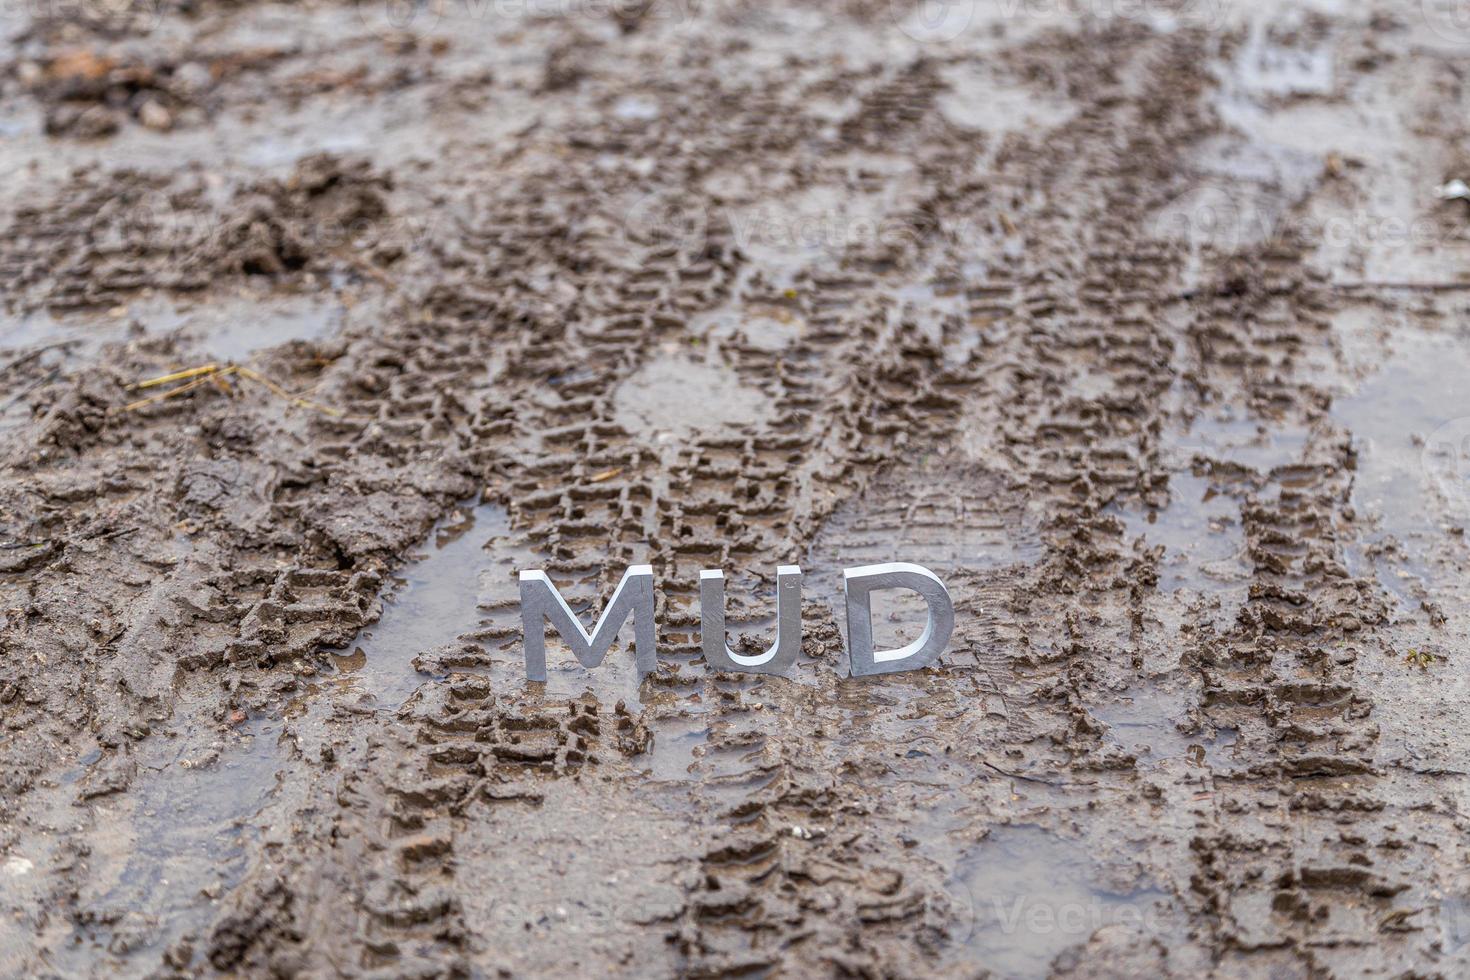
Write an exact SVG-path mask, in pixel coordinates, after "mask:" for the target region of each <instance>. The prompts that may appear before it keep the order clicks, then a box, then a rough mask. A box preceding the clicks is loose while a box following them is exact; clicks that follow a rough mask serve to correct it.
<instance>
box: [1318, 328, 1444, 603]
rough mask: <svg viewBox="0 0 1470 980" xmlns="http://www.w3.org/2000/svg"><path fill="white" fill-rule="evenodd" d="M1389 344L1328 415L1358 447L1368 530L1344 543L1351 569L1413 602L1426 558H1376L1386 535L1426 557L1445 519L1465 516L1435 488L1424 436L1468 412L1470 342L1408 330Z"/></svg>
mask: <svg viewBox="0 0 1470 980" xmlns="http://www.w3.org/2000/svg"><path fill="white" fill-rule="evenodd" d="M1390 344H1391V347H1392V353H1391V354H1390V355H1389V356H1388V358H1387V359H1386V360H1384V361H1383V362H1382V364H1383V366H1382V367H1381V368H1380V369H1379V370H1378V371H1377V372H1376V373H1374V374H1373V375H1371V376H1370V377H1369V378H1368V379H1367V380H1366V381H1364V382H1363V383H1362V385H1361V386H1359V388H1358V389H1357V391H1355V392H1353V393H1352V394H1351V395H1348V396H1347V397H1344V398H1339V399H1337V400H1336V401H1334V402H1333V405H1332V411H1331V414H1332V417H1333V418H1334V419H1336V420H1338V421H1339V422H1341V423H1342V424H1343V425H1345V426H1347V428H1348V429H1349V430H1350V431H1351V432H1352V435H1353V446H1354V448H1355V449H1356V451H1357V472H1356V473H1355V475H1354V477H1353V493H1352V502H1353V507H1354V509H1355V510H1356V511H1357V513H1358V522H1359V526H1360V527H1364V526H1366V527H1368V528H1370V529H1369V530H1364V531H1363V532H1362V533H1361V534H1360V537H1359V540H1358V541H1357V542H1356V543H1355V544H1354V545H1353V546H1351V547H1349V548H1348V549H1347V555H1346V557H1347V562H1348V568H1349V571H1351V572H1353V573H1354V574H1362V573H1364V572H1366V571H1367V569H1369V568H1376V569H1377V573H1378V580H1379V582H1380V583H1381V584H1382V585H1383V587H1384V588H1385V589H1386V590H1387V591H1388V592H1389V593H1391V594H1393V595H1394V596H1396V597H1398V599H1399V600H1400V602H1402V603H1404V604H1405V605H1407V606H1411V607H1412V606H1416V605H1417V599H1416V598H1415V597H1414V596H1413V595H1412V584H1413V581H1414V580H1415V579H1417V580H1419V581H1421V582H1424V581H1428V579H1429V575H1430V572H1429V569H1428V567H1427V566H1426V564H1425V563H1424V562H1423V561H1419V560H1413V559H1406V560H1405V561H1404V563H1403V567H1397V566H1392V565H1389V564H1387V563H1386V562H1384V561H1381V560H1378V559H1376V558H1375V557H1374V556H1375V554H1376V553H1377V551H1378V546H1379V545H1382V544H1384V543H1385V541H1386V540H1387V539H1388V538H1389V537H1392V538H1395V539H1397V540H1398V542H1399V543H1400V544H1402V545H1404V548H1403V553H1404V554H1406V555H1419V556H1424V555H1427V554H1428V553H1429V544H1430V543H1431V542H1436V541H1438V540H1439V539H1441V538H1442V537H1443V533H1442V531H1441V530H1440V523H1441V522H1442V521H1446V520H1455V519H1459V520H1463V519H1464V516H1465V515H1459V516H1458V518H1457V517H1456V515H1455V514H1454V513H1453V512H1452V511H1453V501H1448V500H1445V499H1443V498H1442V497H1441V496H1440V495H1439V494H1438V493H1436V492H1435V486H1434V483H1433V480H1432V476H1433V474H1431V473H1430V472H1427V471H1426V445H1425V442H1426V440H1430V439H1431V438H1432V437H1433V434H1434V433H1435V431H1436V430H1438V429H1439V428H1440V427H1441V426H1443V425H1445V424H1446V423H1448V422H1452V421H1453V420H1455V419H1462V418H1466V417H1470V385H1466V384H1465V383H1464V373H1465V365H1466V364H1470V343H1467V342H1466V340H1464V339H1462V338H1456V337H1449V336H1444V335H1434V334H1426V333H1423V332H1420V331H1405V332H1401V333H1397V334H1395V335H1394V336H1393V337H1392V338H1391V340H1390ZM1429 448H1430V449H1432V448H1433V447H1429ZM1458 489H1460V490H1461V491H1463V490H1464V488H1463V487H1460V488H1458Z"/></svg>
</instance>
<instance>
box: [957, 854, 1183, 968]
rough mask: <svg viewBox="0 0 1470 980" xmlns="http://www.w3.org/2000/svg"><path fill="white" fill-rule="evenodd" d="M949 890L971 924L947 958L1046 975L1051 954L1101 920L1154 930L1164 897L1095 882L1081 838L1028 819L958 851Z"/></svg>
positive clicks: (1164, 908)
mask: <svg viewBox="0 0 1470 980" xmlns="http://www.w3.org/2000/svg"><path fill="white" fill-rule="evenodd" d="M949 891H950V896H951V899H952V901H953V903H954V904H955V905H956V906H957V907H958V908H959V910H960V912H961V915H962V917H963V919H965V920H967V921H968V923H969V924H970V927H969V928H968V929H966V928H964V926H965V924H966V923H965V922H963V921H962V922H961V924H960V930H959V932H958V933H957V934H956V935H955V937H954V938H955V940H956V946H957V948H952V949H951V950H950V951H949V958H950V959H951V960H952V961H954V962H956V963H957V964H959V963H963V964H965V965H968V966H983V967H984V968H985V969H986V970H990V971H994V973H995V974H997V975H999V976H1002V977H1008V978H1022V980H1024V978H1032V977H1035V978H1041V977H1045V976H1047V974H1048V973H1049V972H1050V967H1051V964H1052V962H1053V961H1054V960H1055V959H1056V957H1057V956H1058V954H1060V953H1062V952H1063V951H1064V950H1066V949H1068V948H1070V947H1072V946H1076V945H1079V944H1082V943H1085V942H1087V940H1088V939H1089V938H1090V937H1091V936H1092V934H1093V933H1095V932H1096V931H1097V930H1099V929H1102V928H1104V927H1108V926H1118V927H1124V928H1128V929H1130V931H1136V932H1141V933H1143V934H1144V935H1152V936H1158V935H1160V934H1161V933H1163V932H1165V929H1164V926H1163V923H1164V915H1165V914H1166V912H1167V910H1168V904H1169V896H1168V895H1167V894H1166V893H1165V892H1162V891H1159V890H1157V889H1150V888H1138V889H1125V890H1121V891H1119V890H1113V889H1111V888H1109V887H1107V886H1104V885H1102V884H1100V878H1099V875H1098V874H1097V869H1096V866H1095V863H1094V860H1093V855H1092V852H1091V851H1090V849H1089V848H1088V847H1087V845H1086V844H1085V843H1083V842H1080V841H1068V840H1064V839H1062V838H1060V837H1056V836H1054V835H1052V834H1049V833H1046V832H1045V831H1042V830H1040V829H1037V828H1032V827H1018V828H1004V829H1001V830H997V831H995V832H993V833H992V834H991V835H990V836H989V837H987V838H986V839H985V840H983V841H981V842H980V843H979V844H978V845H976V846H975V847H974V848H973V849H971V851H970V852H969V853H967V854H966V855H964V856H963V857H962V858H961V859H960V861H959V863H958V866H957V868H956V870H955V874H954V877H953V878H952V879H951V881H950V885H949Z"/></svg>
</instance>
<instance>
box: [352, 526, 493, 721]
mask: <svg viewBox="0 0 1470 980" xmlns="http://www.w3.org/2000/svg"><path fill="white" fill-rule="evenodd" d="M509 533H510V521H509V518H508V517H507V516H506V513H505V509H504V508H503V507H500V506H498V505H496V504H482V505H480V506H478V507H476V508H475V509H474V511H473V513H472V514H470V515H467V516H466V515H461V516H459V517H458V518H454V517H451V518H450V519H448V520H446V521H445V522H443V523H441V524H440V525H439V527H437V528H435V530H434V533H433V535H431V542H432V544H431V548H430V550H428V551H427V552H426V553H425V554H424V556H423V557H422V558H420V559H418V560H417V561H414V562H412V563H411V564H409V565H408V566H407V567H405V568H404V569H403V570H401V571H400V572H399V573H398V575H397V576H396V581H397V584H396V586H395V587H394V588H393V589H392V592H391V595H390V596H389V597H386V598H385V599H384V600H383V614H382V616H381V617H380V618H379V619H378V621H377V622H376V623H374V624H372V625H371V626H368V627H366V628H365V629H364V630H363V631H362V632H361V633H360V634H358V636H357V638H356V639H355V640H354V641H353V642H352V643H351V644H349V645H348V647H347V651H348V652H347V653H345V654H343V655H341V656H336V657H334V660H335V661H336V664H337V667H338V669H339V670H341V671H342V672H343V673H346V674H348V675H349V676H350V678H351V680H352V682H353V684H354V686H355V687H357V688H358V689H359V690H363V691H366V692H368V693H370V694H371V695H372V696H373V697H374V698H376V699H377V701H378V703H379V704H381V705H382V706H383V707H385V708H397V707H398V706H399V705H401V704H403V702H404V701H406V700H407V699H408V696H409V695H410V694H412V693H413V692H414V691H415V690H416V689H417V688H418V687H419V685H421V684H423V683H424V680H425V678H424V676H423V675H421V674H419V673H418V671H417V670H415V669H414V666H413V660H414V658H415V657H417V656H418V655H419V654H421V653H426V652H428V651H430V650H434V649H436V648H438V647H442V646H445V645H447V644H450V643H453V642H455V641H456V640H458V639H459V638H460V637H461V636H464V635H465V634H468V633H471V632H473V631H474V630H475V629H476V627H478V626H479V625H480V612H479V608H478V600H479V595H480V580H481V577H482V576H485V575H487V574H489V573H490V572H491V570H492V569H493V568H494V567H495V566H496V565H504V564H505V563H507V562H512V563H513V560H512V559H511V558H510V557H509V556H502V557H500V558H499V559H497V558H496V557H493V555H492V552H490V551H488V550H487V548H486V544H487V539H488V540H490V541H494V540H496V539H501V538H504V537H505V536H507V535H508V534H509ZM501 571H506V569H501Z"/></svg>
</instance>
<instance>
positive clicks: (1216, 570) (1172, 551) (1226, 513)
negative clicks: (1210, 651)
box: [1116, 471, 1250, 592]
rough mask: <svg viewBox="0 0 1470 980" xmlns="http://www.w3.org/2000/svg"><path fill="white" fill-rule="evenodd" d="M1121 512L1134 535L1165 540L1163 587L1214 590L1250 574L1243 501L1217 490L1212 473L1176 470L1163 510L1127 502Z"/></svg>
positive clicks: (1155, 541) (1237, 582) (1153, 540)
mask: <svg viewBox="0 0 1470 980" xmlns="http://www.w3.org/2000/svg"><path fill="white" fill-rule="evenodd" d="M1116 513H1117V514H1118V516H1120V517H1121V518H1122V519H1123V523H1124V525H1125V526H1126V527H1127V529H1128V534H1129V535H1130V536H1131V537H1133V538H1140V539H1142V540H1143V541H1144V542H1145V543H1147V544H1149V545H1155V544H1161V545H1163V546H1164V557H1163V559H1162V560H1161V561H1160V562H1159V582H1158V590H1159V591H1160V592H1173V591H1176V590H1178V589H1193V590H1195V591H1198V592H1215V591H1219V590H1222V589H1228V588H1231V587H1235V586H1240V585H1242V584H1243V583H1245V582H1246V581H1248V580H1249V578H1250V568H1249V566H1248V565H1247V564H1246V562H1245V560H1244V553H1245V532H1244V529H1243V528H1242V527H1241V524H1240V505H1239V503H1238V502H1236V501H1235V500H1234V499H1233V498H1231V497H1229V496H1227V495H1225V494H1222V493H1219V492H1217V491H1216V490H1215V489H1214V487H1213V486H1211V483H1210V480H1209V479H1208V478H1207V477H1199V476H1195V475H1194V474H1193V473H1190V472H1187V471H1186V472H1180V473H1172V474H1170V476H1169V504H1168V506H1167V507H1165V508H1164V509H1163V510H1145V509H1143V508H1140V507H1122V508H1118V509H1117V510H1116Z"/></svg>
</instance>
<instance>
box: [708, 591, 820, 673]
mask: <svg viewBox="0 0 1470 980" xmlns="http://www.w3.org/2000/svg"><path fill="white" fill-rule="evenodd" d="M699 626H700V643H701V644H702V646H703V648H704V661H705V663H707V664H709V666H710V668H711V669H712V670H736V671H745V672H746V673H750V674H784V673H786V671H788V670H790V669H791V665H792V664H794V663H796V652H797V651H798V650H800V649H801V569H800V568H798V567H797V566H795V565H781V566H779V567H777V569H776V641H775V642H774V643H772V644H771V648H770V649H769V650H767V651H766V652H765V653H762V654H757V655H755V656H744V655H742V654H738V653H736V652H734V651H733V650H731V649H730V648H729V647H727V646H725V573H724V572H722V571H719V570H718V569H706V570H705V571H702V572H700V573H699Z"/></svg>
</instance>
